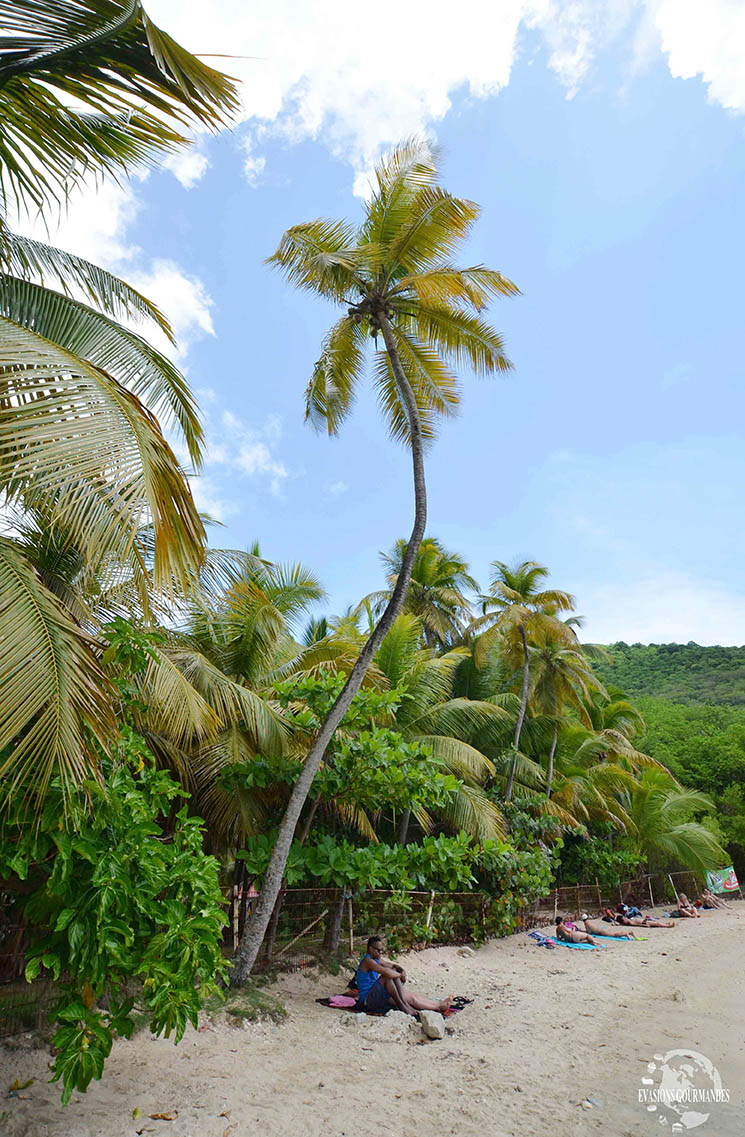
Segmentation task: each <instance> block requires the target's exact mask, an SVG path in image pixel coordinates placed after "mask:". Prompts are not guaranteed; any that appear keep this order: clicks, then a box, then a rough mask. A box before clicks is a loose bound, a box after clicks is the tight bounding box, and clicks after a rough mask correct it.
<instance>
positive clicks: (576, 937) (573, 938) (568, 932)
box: [556, 916, 598, 947]
mask: <svg viewBox="0 0 745 1137" xmlns="http://www.w3.org/2000/svg"><path fill="white" fill-rule="evenodd" d="M556 938H557V940H564V943H567V944H592V946H593V947H597V946H598V945H597V944H596V943H595V940H594V939H593V938H592V936H588V934H587V932H580V931H578V930H577V929H576V928H569V927H567V925H566V924H565V923H564V917H563V916H557V917H556Z"/></svg>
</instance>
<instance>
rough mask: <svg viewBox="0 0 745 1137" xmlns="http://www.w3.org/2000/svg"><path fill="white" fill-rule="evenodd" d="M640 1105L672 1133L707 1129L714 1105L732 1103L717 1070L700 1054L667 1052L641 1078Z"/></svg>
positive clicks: (656, 1055) (658, 1057) (681, 1051)
mask: <svg viewBox="0 0 745 1137" xmlns="http://www.w3.org/2000/svg"><path fill="white" fill-rule="evenodd" d="M641 1083H642V1084H641V1089H640V1090H639V1101H640V1103H642V1104H643V1105H645V1106H646V1109H647V1112H648V1113H649V1114H654V1115H656V1117H657V1120H658V1121H659V1123H660V1125H664V1126H666V1127H667V1126H669V1127H670V1132H671V1133H684V1132H686V1131H687V1130H689V1129H697V1128H698V1127H699V1125H704V1124H705V1123H706V1122H707V1121H708V1120H709V1117H710V1114H711V1109H710V1107H711V1106H712V1105H716V1104H717V1103H719V1102H728V1101H729V1090H725V1089H724V1088H723V1086H722V1079H721V1078H720V1076H719V1071H718V1070H717V1068H716V1066H715V1065H714V1064H713V1063H712V1062H711V1061H710V1060H709V1059H708V1058H707V1057H706V1055H705V1054H699V1053H698V1051H697V1050H668V1052H667V1053H666V1054H655V1055H654V1060H653V1061H652V1062H648V1063H647V1076H646V1077H642V1080H641Z"/></svg>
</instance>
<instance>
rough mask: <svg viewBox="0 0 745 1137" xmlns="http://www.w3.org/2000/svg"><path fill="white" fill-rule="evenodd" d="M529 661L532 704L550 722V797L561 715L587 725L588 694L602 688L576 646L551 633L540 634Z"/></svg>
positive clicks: (548, 795)
mask: <svg viewBox="0 0 745 1137" xmlns="http://www.w3.org/2000/svg"><path fill="white" fill-rule="evenodd" d="M530 658H531V672H532V692H531V694H532V698H533V701H534V702H535V704H536V706H537V707H538V708H539V709H540V710H541V711H542V712H543V714H545V715H548V716H549V717H550V718H551V719H552V721H553V732H552V735H551V746H550V749H549V752H548V762H547V766H546V797H547V798H550V797H551V786H552V783H553V776H554V755H555V753H556V744H557V742H558V739H559V727H560V725H561V716H562V714H564V712H565V711H567V710H570V711H573V712H574V714H575V715H577V716H578V718H579V719H580V721H581V722H584V723H585V724H586V725H587V726H589V725H590V718H589V715H588V712H587V707H586V703H587V702H589V700H590V697H591V692H594V691H596V690H597V691H600V692H601V693H602V692H603V687H602V684H601V683H600V682H599V680H598V679H596V677H595V676H594V675H593V673H592V666H591V664H590V662H589V660H588V659H587V656H586V655H585V654H584V652H583V651H582V649H581V648H580V646H579V644H574V645H572V644H567V642H566V639H565V638H563V637H561V638H559V637H557V636H556V635H555V634H552V632H551V631H548V632H545V633H544V634H542V635H541V636H540V637H539V639H538V642H537V643H536V644H535V645H534V646H532V647H531V648H530Z"/></svg>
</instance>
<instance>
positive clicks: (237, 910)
mask: <svg viewBox="0 0 745 1137" xmlns="http://www.w3.org/2000/svg"><path fill="white" fill-rule="evenodd" d="M230 907H231V909H232V913H231V915H232V917H233V951H237V950H238V918H239V913H240V901H239V899H238V885H237V884H234V885H233V903H232V904H231V906H230Z"/></svg>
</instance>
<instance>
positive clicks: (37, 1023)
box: [0, 922, 57, 1038]
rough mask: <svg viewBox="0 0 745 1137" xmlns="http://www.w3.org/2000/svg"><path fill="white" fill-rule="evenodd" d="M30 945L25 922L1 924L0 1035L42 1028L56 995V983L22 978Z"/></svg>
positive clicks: (47, 1019)
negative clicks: (33, 981) (32, 981)
mask: <svg viewBox="0 0 745 1137" xmlns="http://www.w3.org/2000/svg"><path fill="white" fill-rule="evenodd" d="M27 945H28V933H27V930H26V924H25V923H24V922H18V923H9V922H3V923H0V1038H7V1037H9V1036H10V1035H14V1034H21V1033H22V1032H23V1031H26V1030H34V1031H36V1030H41V1029H43V1028H44V1027H45V1026H46V1024H47V1023H48V1021H49V1011H50V1010H51V1008H52V1006H53V1004H54V1002H55V999H56V997H57V996H56V993H55V989H54V984H52V983H49V982H47V981H45V980H43V979H40V980H38V981H36V982H35V983H27V982H26V981H25V979H24V978H23V971H24V968H25V966H26V947H27Z"/></svg>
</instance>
